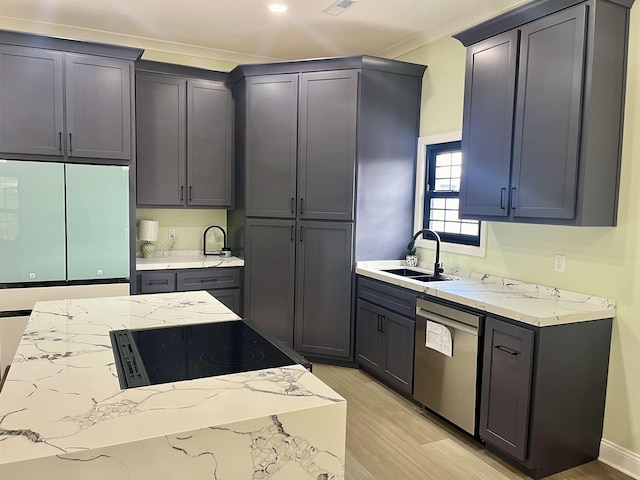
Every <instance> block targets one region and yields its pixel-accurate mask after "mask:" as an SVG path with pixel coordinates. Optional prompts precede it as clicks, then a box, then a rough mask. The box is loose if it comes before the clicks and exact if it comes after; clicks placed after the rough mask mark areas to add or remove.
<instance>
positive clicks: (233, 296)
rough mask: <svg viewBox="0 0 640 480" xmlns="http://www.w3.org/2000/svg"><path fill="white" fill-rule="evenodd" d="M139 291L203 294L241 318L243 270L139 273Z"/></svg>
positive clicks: (149, 271) (233, 268) (217, 269)
mask: <svg viewBox="0 0 640 480" xmlns="http://www.w3.org/2000/svg"><path fill="white" fill-rule="evenodd" d="M137 277H138V282H139V283H138V291H139V292H140V293H142V294H147V293H170V292H188V291H194V290H206V291H207V292H209V293H210V294H211V295H212V296H214V297H216V298H217V299H218V300H220V302H222V303H223V304H224V305H226V306H227V307H228V308H229V309H230V310H232V311H233V312H234V313H236V314H237V315H240V316H242V286H241V285H242V269H241V268H237V267H222V268H189V269H177V270H148V271H142V272H138V275H137Z"/></svg>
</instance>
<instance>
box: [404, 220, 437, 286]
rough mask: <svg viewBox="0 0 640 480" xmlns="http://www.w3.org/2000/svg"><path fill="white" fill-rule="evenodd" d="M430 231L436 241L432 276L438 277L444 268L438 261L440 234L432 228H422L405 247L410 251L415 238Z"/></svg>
mask: <svg viewBox="0 0 640 480" xmlns="http://www.w3.org/2000/svg"><path fill="white" fill-rule="evenodd" d="M423 233H424V234H427V233H430V234H431V235H432V236H433V239H434V240H435V241H436V261H435V263H434V264H433V276H434V277H435V278H438V277H439V276H440V274H441V273H444V268H442V264H441V263H440V235H438V234H437V233H436V232H434V231H433V230H429V229H428V228H423V229H422V230H418V231H417V232H416V233H415V235H414V236H413V238H412V239H411V242H409V245H407V249H408V250H409V251H411V250H412V249H413V247H414V245H415V243H416V239H417V238H418V237H419V236H420V235H422V234H423Z"/></svg>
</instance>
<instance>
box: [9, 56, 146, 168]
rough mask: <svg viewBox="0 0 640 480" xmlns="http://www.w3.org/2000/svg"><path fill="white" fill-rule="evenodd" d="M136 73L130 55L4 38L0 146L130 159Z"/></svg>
mask: <svg viewBox="0 0 640 480" xmlns="http://www.w3.org/2000/svg"><path fill="white" fill-rule="evenodd" d="M132 79H133V62H131V61H127V60H120V59H117V58H106V57H101V56H93V55H83V54H77V53H65V52H60V51H52V50H47V49H43V48H30V47H20V46H14V45H1V44H0V91H2V95H0V153H3V154H18V155H33V156H50V157H59V158H60V159H65V161H72V159H73V158H77V157H80V158H93V159H110V160H129V159H130V158H131V155H132V149H131V117H132V111H133V108H132V92H131V83H132ZM49 159H50V160H53V159H54V158H49Z"/></svg>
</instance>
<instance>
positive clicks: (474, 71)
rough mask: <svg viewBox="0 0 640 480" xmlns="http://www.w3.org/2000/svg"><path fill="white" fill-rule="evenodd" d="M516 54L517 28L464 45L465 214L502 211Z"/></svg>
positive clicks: (462, 200)
mask: <svg viewBox="0 0 640 480" xmlns="http://www.w3.org/2000/svg"><path fill="white" fill-rule="evenodd" d="M517 53H518V33H517V32H507V33H506V34H503V35H498V36H497V37H495V38H491V39H489V40H485V41H484V42H480V43H478V44H476V45H472V46H471V47H469V49H468V50H467V66H466V78H465V103H464V116H463V118H464V123H463V127H462V128H463V135H462V136H463V138H464V142H463V143H462V156H463V158H464V159H465V168H464V169H463V170H462V185H461V187H460V211H462V212H463V213H464V214H465V215H494V216H506V215H507V209H506V208H505V207H506V201H507V193H508V189H509V177H510V174H511V138H512V132H513V126H512V124H513V105H514V103H513V102H514V99H515V88H516V65H517V62H518V58H517Z"/></svg>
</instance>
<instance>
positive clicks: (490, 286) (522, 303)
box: [356, 260, 616, 327]
mask: <svg viewBox="0 0 640 480" xmlns="http://www.w3.org/2000/svg"><path fill="white" fill-rule="evenodd" d="M422 266H423V265H422V264H421V267H422ZM394 268H411V269H412V270H413V269H414V268H413V267H406V265H405V263H404V261H402V260H381V261H368V262H358V264H357V266H356V273H357V274H358V275H363V276H366V277H371V278H375V279H377V280H381V281H383V282H387V283H390V284H393V285H398V286H401V287H404V288H409V289H411V290H415V291H417V292H421V293H425V294H427V295H431V296H433V297H437V298H442V299H445V300H450V301H452V302H456V303H459V304H462V305H466V306H468V307H472V308H475V309H478V310H482V311H486V312H489V313H494V314H496V315H501V316H503V317H507V318H511V319H513V320H518V321H520V322H524V323H527V324H529V325H534V326H536V327H545V326H551V325H561V324H566V323H575V322H584V321H588V320H598V319H602V318H611V317H613V316H614V315H615V308H616V304H615V301H614V300H611V299H607V298H601V297H595V296H593V295H586V294H582V293H576V292H569V291H566V290H560V289H558V288H554V287H547V286H544V285H536V284H533V283H527V282H521V281H518V280H512V279H508V278H502V277H497V276H493V275H487V274H482V273H475V272H464V271H462V270H458V269H452V270H446V271H445V275H447V276H451V277H454V278H455V279H454V280H449V281H441V282H429V283H423V282H419V281H417V280H412V279H410V278H406V277H401V276H399V275H394V274H391V273H388V272H386V271H385V270H389V269H394ZM415 270H419V271H424V272H425V273H430V272H432V271H433V270H428V269H424V268H415Z"/></svg>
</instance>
